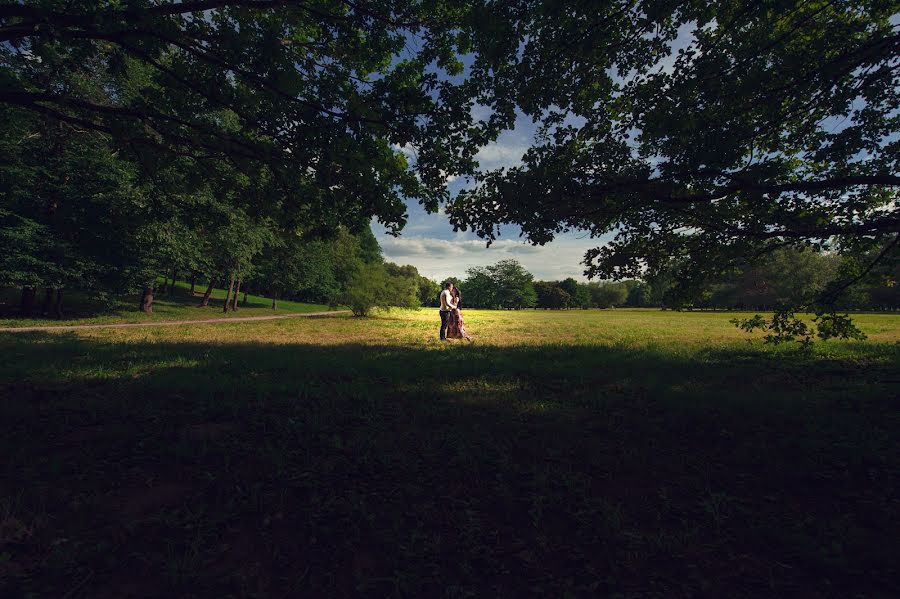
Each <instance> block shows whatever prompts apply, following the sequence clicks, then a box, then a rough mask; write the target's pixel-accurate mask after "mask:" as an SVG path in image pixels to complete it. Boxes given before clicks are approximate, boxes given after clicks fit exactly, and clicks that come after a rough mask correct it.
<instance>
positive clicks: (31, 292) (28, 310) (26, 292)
mask: <svg viewBox="0 0 900 599" xmlns="http://www.w3.org/2000/svg"><path fill="white" fill-rule="evenodd" d="M36 298H37V289H36V288H35V287H23V288H22V301H21V303H20V304H19V308H20V312H21V315H22V316H24V317H26V318H28V317H30V316H31V315H32V314H33V313H34V301H35V299H36Z"/></svg>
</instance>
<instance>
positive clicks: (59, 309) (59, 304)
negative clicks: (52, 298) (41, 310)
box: [53, 288, 63, 320]
mask: <svg viewBox="0 0 900 599" xmlns="http://www.w3.org/2000/svg"><path fill="white" fill-rule="evenodd" d="M53 313H54V314H55V315H56V317H57V318H58V319H60V320H62V317H63V290H62V289H61V288H60V289H57V290H56V304H54V305H53Z"/></svg>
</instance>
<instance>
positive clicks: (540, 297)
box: [534, 281, 556, 310]
mask: <svg viewBox="0 0 900 599" xmlns="http://www.w3.org/2000/svg"><path fill="white" fill-rule="evenodd" d="M555 287H556V284H555V283H553V282H551V281H535V282H534V292H535V295H536V296H537V300H536V302H535V307H536V308H544V309H545V310H546V309H547V308H551V307H552V306H551V305H550V304H551V302H550V294H551V293H552V291H553V289H554V288H555Z"/></svg>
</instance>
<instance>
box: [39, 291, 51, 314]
mask: <svg viewBox="0 0 900 599" xmlns="http://www.w3.org/2000/svg"><path fill="white" fill-rule="evenodd" d="M52 308H53V287H46V288H44V305H43V306H42V307H41V314H50V310H51V309H52Z"/></svg>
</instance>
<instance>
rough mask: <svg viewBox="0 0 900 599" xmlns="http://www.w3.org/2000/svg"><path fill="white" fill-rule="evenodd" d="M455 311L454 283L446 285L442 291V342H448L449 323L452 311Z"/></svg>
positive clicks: (448, 282)
mask: <svg viewBox="0 0 900 599" xmlns="http://www.w3.org/2000/svg"><path fill="white" fill-rule="evenodd" d="M452 309H453V283H451V282H450V281H447V282H446V283H444V290H443V291H441V341H446V340H447V323H448V322H449V320H450V311H451V310H452Z"/></svg>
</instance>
